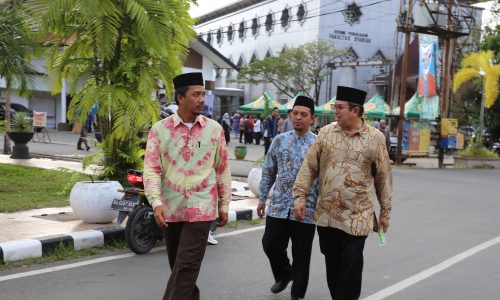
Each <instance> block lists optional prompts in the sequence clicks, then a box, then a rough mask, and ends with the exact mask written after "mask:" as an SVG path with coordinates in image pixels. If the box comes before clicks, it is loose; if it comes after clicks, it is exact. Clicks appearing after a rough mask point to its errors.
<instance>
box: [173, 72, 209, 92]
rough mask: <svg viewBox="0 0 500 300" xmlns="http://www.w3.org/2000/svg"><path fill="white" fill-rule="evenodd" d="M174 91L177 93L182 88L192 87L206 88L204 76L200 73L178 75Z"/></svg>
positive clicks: (175, 79)
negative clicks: (200, 86)
mask: <svg viewBox="0 0 500 300" xmlns="http://www.w3.org/2000/svg"><path fill="white" fill-rule="evenodd" d="M173 81H174V89H175V90H176V91H177V90H178V89H179V88H181V87H185V86H190V85H202V86H205V82H204V81H203V75H202V74H201V73H199V72H196V73H185V74H181V75H178V76H176V77H175V78H174V80H173Z"/></svg>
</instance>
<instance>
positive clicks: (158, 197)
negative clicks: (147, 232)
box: [144, 114, 231, 222]
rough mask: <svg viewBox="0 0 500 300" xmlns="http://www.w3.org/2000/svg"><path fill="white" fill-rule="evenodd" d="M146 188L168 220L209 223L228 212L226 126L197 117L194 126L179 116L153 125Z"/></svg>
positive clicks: (149, 139)
mask: <svg viewBox="0 0 500 300" xmlns="http://www.w3.org/2000/svg"><path fill="white" fill-rule="evenodd" d="M144 189H145V192H146V196H147V197H148V200H149V201H150V203H151V205H152V206H153V208H155V207H157V206H159V205H163V206H164V208H165V209H164V212H165V218H166V220H167V222H184V221H187V222H197V221H211V220H214V219H215V218H216V216H217V207H218V206H219V207H221V208H222V210H223V211H224V212H226V213H227V212H228V210H229V201H230V200H231V171H230V170H229V156H228V152H227V145H226V141H225V139H224V131H223V130H222V127H221V126H220V125H219V124H218V123H217V122H215V121H213V120H211V119H208V118H207V117H205V116H202V115H200V116H198V117H197V118H196V120H195V122H194V123H193V126H192V128H191V129H189V127H188V126H187V125H186V124H185V123H184V122H183V121H182V119H181V118H180V117H179V115H177V114H173V115H171V116H169V117H168V118H166V119H163V120H161V121H159V122H157V123H156V124H154V125H153V127H152V128H151V130H150V131H149V136H148V143H147V147H146V154H145V157H144Z"/></svg>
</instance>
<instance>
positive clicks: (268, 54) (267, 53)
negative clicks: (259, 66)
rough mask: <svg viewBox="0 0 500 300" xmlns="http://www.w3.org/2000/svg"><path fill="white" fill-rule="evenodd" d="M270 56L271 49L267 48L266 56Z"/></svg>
mask: <svg viewBox="0 0 500 300" xmlns="http://www.w3.org/2000/svg"><path fill="white" fill-rule="evenodd" d="M271 56H273V55H272V54H271V49H269V50H267V52H266V57H271Z"/></svg>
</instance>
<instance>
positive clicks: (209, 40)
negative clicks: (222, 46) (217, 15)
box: [207, 32, 212, 45]
mask: <svg viewBox="0 0 500 300" xmlns="http://www.w3.org/2000/svg"><path fill="white" fill-rule="evenodd" d="M207 43H209V44H210V45H212V33H211V32H209V33H207Z"/></svg>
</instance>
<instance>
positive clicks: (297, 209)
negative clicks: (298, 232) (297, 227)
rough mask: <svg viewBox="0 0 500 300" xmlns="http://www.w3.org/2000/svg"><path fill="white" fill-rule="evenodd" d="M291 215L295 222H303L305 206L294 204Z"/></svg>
mask: <svg viewBox="0 0 500 300" xmlns="http://www.w3.org/2000/svg"><path fill="white" fill-rule="evenodd" d="M293 214H294V216H295V219H296V220H297V221H304V218H305V215H306V205H305V204H304V203H295V206H294V207H293Z"/></svg>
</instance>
